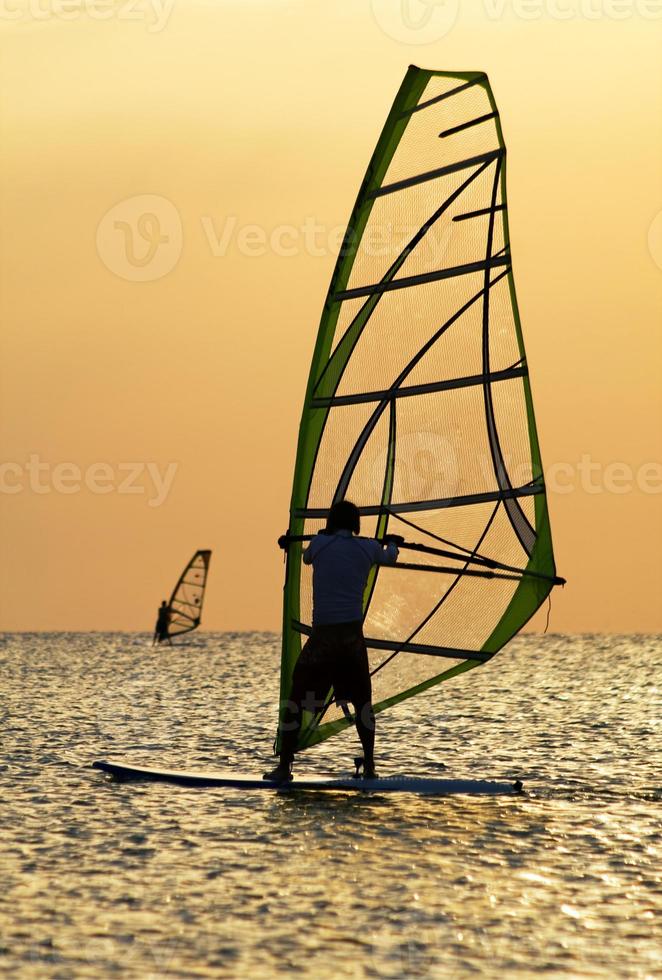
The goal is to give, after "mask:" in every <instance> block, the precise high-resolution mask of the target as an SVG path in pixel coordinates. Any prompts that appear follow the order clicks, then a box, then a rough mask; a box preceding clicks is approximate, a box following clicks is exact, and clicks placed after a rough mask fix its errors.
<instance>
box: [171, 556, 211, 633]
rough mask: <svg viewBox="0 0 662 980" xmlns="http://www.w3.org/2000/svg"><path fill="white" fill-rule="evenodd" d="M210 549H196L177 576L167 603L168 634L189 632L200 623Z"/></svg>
mask: <svg viewBox="0 0 662 980" xmlns="http://www.w3.org/2000/svg"><path fill="white" fill-rule="evenodd" d="M210 560H211V551H196V553H195V554H194V555H193V558H191V560H190V562H189V563H188V565H187V566H186V568H185V569H184V571H183V572H182V574H181V575H180V577H179V581H178V582H177V585H176V586H175V588H174V589H173V592H172V595H171V596H170V602H169V603H168V606H169V609H170V625H169V627H168V635H169V636H179V635H181V634H182V633H190V632H191V630H194V629H197V628H198V626H199V625H200V617H201V616H202V603H203V602H204V598H205V588H206V586H207V576H208V574H209V562H210Z"/></svg>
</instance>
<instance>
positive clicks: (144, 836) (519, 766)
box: [0, 634, 662, 978]
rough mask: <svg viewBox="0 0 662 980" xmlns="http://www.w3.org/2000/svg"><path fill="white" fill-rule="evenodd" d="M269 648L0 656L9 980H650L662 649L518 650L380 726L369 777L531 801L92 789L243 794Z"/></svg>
mask: <svg viewBox="0 0 662 980" xmlns="http://www.w3.org/2000/svg"><path fill="white" fill-rule="evenodd" d="M277 648H278V642H277V638H276V637H274V636H271V635H265V634H250V635H238V634H217V635H214V634H206V635H205V634H201V635H200V636H199V637H195V638H194V639H192V640H191V641H190V642H189V643H188V644H187V645H185V646H180V647H178V648H172V649H167V650H160V649H159V650H153V649H152V648H151V647H150V646H149V645H148V639H147V637H146V636H136V635H119V634H114V635H110V634H68V635H64V634H57V635H55V634H54V635H44V634H41V635H28V634H23V635H15V636H6V637H5V638H4V639H3V642H2V649H1V650H0V670H1V672H2V685H1V687H0V691H1V692H2V693H0V718H2V728H3V755H2V760H1V763H0V770H1V772H2V784H3V789H4V792H3V800H2V805H1V806H0V828H1V831H2V882H3V887H2V889H1V893H0V970H1V971H2V972H3V973H6V974H7V975H20V976H25V977H28V978H29V977H72V976H75V977H94V978H98V977H112V976H127V977H203V976H215V977H219V976H220V977H225V976H227V977H240V976H250V977H257V978H261V977H264V978H267V977H274V976H284V975H289V974H299V975H301V976H304V977H315V978H318V977H363V976H367V977H393V978H396V977H449V976H460V975H463V974H464V973H470V972H472V973H483V974H484V975H491V976H496V975H509V974H514V973H519V974H524V975H526V973H528V972H531V973H533V972H538V971H542V970H545V971H547V972H548V973H549V974H550V975H552V976H562V975H567V976H592V977H610V978H613V977H626V976H632V977H635V976H636V977H653V976H654V975H656V974H658V971H660V970H661V969H662V962H661V959H660V948H659V942H657V941H656V938H655V931H654V927H655V917H656V916H657V917H658V922H657V924H658V926H659V914H660V910H661V906H662V887H661V884H662V883H661V876H660V867H661V866H662V862H661V861H660V856H659V849H660V836H661V832H660V824H659V800H660V798H661V797H662V792H661V791H660V786H659V771H660V759H659V738H658V739H656V737H655V734H656V726H658V725H659V718H660V711H659V696H658V691H657V690H656V687H655V679H656V676H657V677H658V678H659V676H660V675H659V667H660V663H661V661H662V643H661V642H660V640H659V638H658V639H656V638H651V637H616V638H613V637H597V636H595V637H592V636H585V637H558V636H557V637H555V636H548V637H544V638H540V637H524V638H520V639H518V640H517V641H516V642H514V643H513V644H512V645H511V646H510V647H509V649H508V650H507V651H504V652H503V653H501V654H500V655H499V656H498V657H497V658H495V660H494V661H493V662H492V663H491V664H488V665H487V666H485V667H483V668H480V669H478V670H476V671H473V672H471V673H470V674H467V675H465V676H464V677H460V678H457V679H456V680H454V681H452V682H450V683H449V684H447V685H446V686H445V687H443V688H439V689H438V690H436V691H433V692H430V693H429V694H428V695H426V696H423V697H421V698H418V699H416V700H414V701H413V702H410V703H408V704H404V705H400V706H398V707H397V708H396V709H393V710H392V711H391V712H390V713H387V714H384V715H382V716H380V718H379V731H378V749H379V751H378V761H379V763H380V766H379V768H380V771H381V772H382V773H383V774H385V775H386V774H389V773H392V772H398V771H399V772H406V773H408V774H424V773H428V774H434V775H439V774H440V772H441V771H442V767H444V766H445V767H446V768H445V769H443V772H444V774H446V775H448V776H449V777H456V776H457V777H471V778H495V779H503V778H514V777H520V778H522V779H523V780H524V783H525V788H526V790H527V791H528V792H527V795H524V796H522V797H499V798H490V797H476V798H468V797H467V798H460V797H455V798H446V799H443V798H426V797H420V798H419V797H410V796H383V797H355V796H347V795H342V794H338V795H337V796H335V795H328V794H325V795H324V796H321V795H320V796H316V795H315V794H311V793H308V794H298V795H288V796H278V795H277V794H272V793H259V792H258V793H255V792H254V793H241V792H237V791H235V790H222V789H205V790H195V789H187V788H181V787H169V786H164V785H156V784H155V785H140V784H138V785H131V784H125V785H118V784H114V783H112V782H110V781H107V780H106V778H105V777H104V776H102V775H101V774H100V773H98V772H96V771H94V770H91V769H90V768H89V764H90V763H91V762H92V761H93V760H94V759H95V758H103V757H113V756H115V757H127V758H130V759H132V760H134V761H136V762H143V763H151V764H153V765H164V766H165V765H167V766H172V767H175V766H177V767H186V768H194V767H199V768H201V767H205V768H209V767H210V766H218V767H219V768H227V767H238V768H240V769H241V770H242V771H251V772H253V771H256V770H259V769H260V768H261V767H263V765H264V763H265V762H268V761H269V753H270V749H271V742H272V738H273V728H274V721H275V704H274V702H275V697H276V691H277V670H278V649H277ZM656 699H657V703H656ZM354 748H355V736H353V735H352V734H351V733H346V734H344V735H342V736H340V737H339V738H337V739H332V740H331V741H330V742H328V743H326V744H325V745H323V746H320V747H318V748H317V749H313V750H311V751H310V752H309V753H307V754H306V755H305V756H304V757H303V760H302V762H301V763H300V768H301V769H305V770H306V771H310V772H313V771H314V772H326V771H335V772H344V771H349V769H350V767H351V759H352V756H353V754H354Z"/></svg>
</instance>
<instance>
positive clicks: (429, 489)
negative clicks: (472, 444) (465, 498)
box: [349, 431, 459, 503]
mask: <svg viewBox="0 0 662 980" xmlns="http://www.w3.org/2000/svg"><path fill="white" fill-rule="evenodd" d="M387 459H388V450H387V447H386V446H382V447H380V448H379V450H378V451H377V452H376V453H369V454H368V460H369V462H368V465H367V466H366V468H365V470H364V471H363V473H361V472H358V473H357V474H356V476H355V478H354V483H351V484H350V486H349V496H350V497H351V496H352V495H355V496H358V497H359V498H360V499H361V500H363V498H364V497H365V499H367V500H371V501H373V500H380V499H381V497H382V493H383V489H384V485H385V482H386V479H387V473H386V466H387ZM458 480H459V471H458V461H457V453H456V451H455V447H454V446H453V445H452V443H451V442H449V440H448V439H446V438H445V437H444V436H442V435H440V434H439V433H437V432H427V431H421V432H407V433H403V434H401V435H400V436H398V438H397V441H396V450H395V470H394V473H393V484H392V488H391V493H390V499H391V501H392V502H394V503H412V502H414V501H415V502H418V501H421V500H441V499H444V498H448V497H453V495H454V494H455V492H456V489H457V485H458Z"/></svg>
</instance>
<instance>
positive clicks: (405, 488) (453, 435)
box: [393, 388, 499, 503]
mask: <svg viewBox="0 0 662 980" xmlns="http://www.w3.org/2000/svg"><path fill="white" fill-rule="evenodd" d="M498 489H499V485H498V483H497V480H496V477H495V474H494V467H493V465H492V454H491V450H490V443H489V440H488V435H487V431H486V426H485V408H484V400H483V391H482V388H458V389H453V390H451V391H441V392H434V393H433V394H430V395H419V396H418V397H416V398H402V399H400V400H399V401H398V404H397V435H396V449H395V474H394V480H393V502H394V503H410V502H411V503H418V502H420V501H425V500H438V499H447V498H453V497H460V496H466V495H469V494H479V493H486V492H492V491H497V490H498Z"/></svg>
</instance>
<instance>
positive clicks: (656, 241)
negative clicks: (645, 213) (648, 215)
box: [648, 211, 662, 269]
mask: <svg viewBox="0 0 662 980" xmlns="http://www.w3.org/2000/svg"><path fill="white" fill-rule="evenodd" d="M648 251H649V252H650V254H651V258H652V259H653V262H654V263H655V265H656V266H657V267H658V269H662V211H658V213H657V214H656V215H655V217H654V218H653V220H652V221H651V223H650V225H649V228H648Z"/></svg>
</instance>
